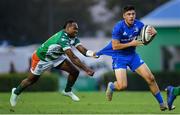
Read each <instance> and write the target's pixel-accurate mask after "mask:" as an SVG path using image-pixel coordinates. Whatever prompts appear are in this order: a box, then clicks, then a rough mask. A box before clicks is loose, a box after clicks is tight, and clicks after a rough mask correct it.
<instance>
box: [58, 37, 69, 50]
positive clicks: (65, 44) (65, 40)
mask: <svg viewBox="0 0 180 115" xmlns="http://www.w3.org/2000/svg"><path fill="white" fill-rule="evenodd" d="M59 44H60V45H61V47H62V49H63V51H65V50H67V49H71V45H70V43H69V40H68V38H67V37H65V36H62V37H61V38H60V41H59Z"/></svg>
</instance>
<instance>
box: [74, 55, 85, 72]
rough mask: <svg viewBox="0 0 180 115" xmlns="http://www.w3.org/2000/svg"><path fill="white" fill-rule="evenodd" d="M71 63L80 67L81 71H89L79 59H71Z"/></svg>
mask: <svg viewBox="0 0 180 115" xmlns="http://www.w3.org/2000/svg"><path fill="white" fill-rule="evenodd" d="M71 61H72V62H73V64H75V65H76V66H77V67H79V68H80V69H82V70H84V71H86V70H87V67H86V66H85V65H84V64H83V63H82V62H81V61H80V59H79V58H77V57H73V58H72V59H71Z"/></svg>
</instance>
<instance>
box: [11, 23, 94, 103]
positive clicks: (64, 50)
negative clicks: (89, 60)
mask: <svg viewBox="0 0 180 115" xmlns="http://www.w3.org/2000/svg"><path fill="white" fill-rule="evenodd" d="M77 33H78V24H77V23H76V21H74V20H68V21H67V22H66V23H65V25H64V28H63V29H62V30H61V31H59V32H57V33H56V34H54V35H53V36H52V37H50V38H49V39H48V40H47V41H45V42H44V43H43V44H42V45H41V46H40V47H39V48H38V49H37V50H36V51H35V52H34V53H33V54H32V63H31V69H30V74H29V76H28V77H27V78H25V79H24V80H22V82H21V83H20V84H19V86H18V87H16V88H12V92H11V97H10V104H11V106H15V105H16V103H17V97H18V96H19V95H20V94H21V93H22V91H23V90H25V89H26V88H27V87H28V86H30V85H32V84H34V83H35V82H36V81H37V80H38V79H39V77H40V75H41V74H42V73H43V72H44V71H45V70H47V69H49V68H52V67H55V68H57V69H59V70H63V71H66V72H68V73H69V76H68V79H67V84H66V88H65V90H63V91H62V94H64V95H66V96H69V97H71V98H72V100H74V101H79V100H80V99H79V98H78V97H77V96H76V95H75V94H74V93H73V92H72V91H71V88H72V86H73V85H74V83H75V82H76V79H77V78H78V75H79V70H78V69H77V68H76V67H75V66H74V65H76V66H77V67H78V68H80V69H82V70H84V71H85V72H86V73H87V75H89V76H93V74H94V71H93V70H92V69H90V68H89V67H87V66H86V65H85V64H84V63H82V62H81V60H80V59H79V58H78V57H77V56H76V55H75V54H74V53H73V51H72V49H71V48H72V46H74V47H76V49H77V50H78V51H79V52H80V53H82V54H83V55H84V56H87V57H96V56H95V52H93V51H91V50H87V49H86V48H85V47H84V46H83V45H82V44H81V43H80V40H79V39H78V38H77ZM67 57H69V59H70V61H71V62H70V61H69V60H68V59H67ZM73 64H74V65H73Z"/></svg>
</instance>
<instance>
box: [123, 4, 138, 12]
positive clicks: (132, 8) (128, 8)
mask: <svg viewBox="0 0 180 115" xmlns="http://www.w3.org/2000/svg"><path fill="white" fill-rule="evenodd" d="M129 10H135V7H134V6H133V5H127V6H125V7H124V8H123V14H124V13H126V12H127V11H129Z"/></svg>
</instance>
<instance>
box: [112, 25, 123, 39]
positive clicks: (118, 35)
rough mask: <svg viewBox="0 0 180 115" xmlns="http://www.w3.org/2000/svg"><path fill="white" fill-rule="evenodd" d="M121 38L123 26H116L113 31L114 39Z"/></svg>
mask: <svg viewBox="0 0 180 115" xmlns="http://www.w3.org/2000/svg"><path fill="white" fill-rule="evenodd" d="M121 37H122V35H121V26H120V24H116V25H115V26H114V28H113V30H112V39H115V40H119V39H120V38H121Z"/></svg>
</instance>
